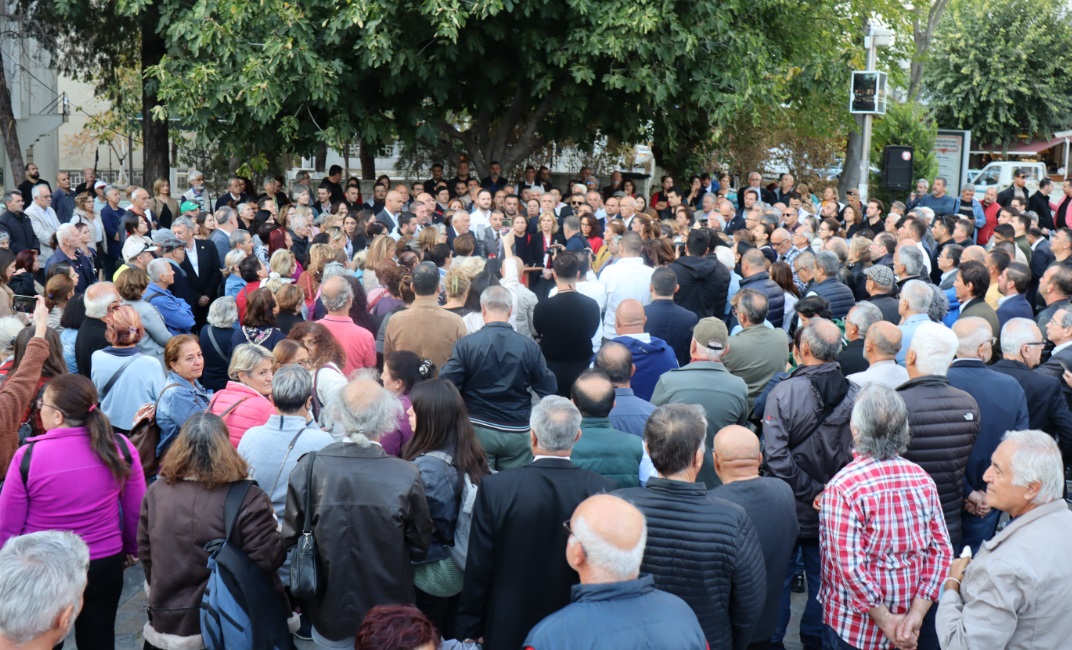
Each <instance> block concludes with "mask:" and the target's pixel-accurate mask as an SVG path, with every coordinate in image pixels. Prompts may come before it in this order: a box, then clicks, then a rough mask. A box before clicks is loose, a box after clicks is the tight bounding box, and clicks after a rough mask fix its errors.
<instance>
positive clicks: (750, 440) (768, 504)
mask: <svg viewBox="0 0 1072 650" xmlns="http://www.w3.org/2000/svg"><path fill="white" fill-rule="evenodd" d="M712 453H713V458H714V461H715V473H716V474H718V478H719V480H720V481H722V485H721V486H719V487H717V488H715V489H714V490H713V491H712V492H711V496H714V497H718V498H719V499H725V500H727V501H732V502H733V503H736V504H737V505H739V506H741V507H742V508H744V510H745V512H747V513H748V517H749V519H750V520H751V521H752V526H753V527H754V528H755V529H756V535H757V536H758V537H759V545H760V548H761V549H762V550H763V563H764V566H765V568H766V573H767V598H766V600H765V601H764V604H763V609H762V614H761V615H760V617H759V621H758V622H757V624H756V627H755V630H754V631H753V632H752V636H751V639H750V645H749V647H764V648H765V647H767V646H768V645H769V643H770V638H771V635H772V634H774V629H775V627H776V626H777V624H778V613H779V610H780V609H781V599H782V585H783V583H784V581H785V577H784V574H785V567H786V565H787V564H788V563H789V556H790V554H791V553H792V552H793V547H794V546H796V539H797V534H798V533H799V532H800V527H799V525H798V524H797V517H796V505H795V500H794V498H793V490H792V489H790V487H789V485H787V484H786V482H785V481H782V480H780V479H777V478H774V477H771V476H760V475H759V468H760V465H761V464H762V463H763V451H762V449H761V448H760V444H759V438H757V437H756V434H755V433H753V432H752V431H749V430H748V429H746V428H744V427H741V426H737V425H736V424H731V425H730V426H728V427H724V428H723V429H722V430H721V431H719V432H718V433H717V434H715V444H714V450H713V452H712Z"/></svg>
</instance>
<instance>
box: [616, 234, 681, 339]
mask: <svg viewBox="0 0 1072 650" xmlns="http://www.w3.org/2000/svg"><path fill="white" fill-rule="evenodd" d="M642 243H643V242H642V240H641V239H640V235H638V234H637V233H635V232H627V233H625V235H623V236H622V239H621V241H620V242H619V247H620V249H621V255H622V257H621V259H619V260H618V261H617V262H615V263H614V264H612V265H610V266H607V267H604V269H603V272H602V273H601V274H600V277H599V281H600V282H601V283H602V284H603V286H604V287H605V288H606V290H607V311H606V315H605V316H604V318H603V336H605V337H606V338H608V339H613V338H615V337H616V336H618V331H617V330H616V329H615V324H614V322H615V317H616V313H617V310H618V305H620V304H621V303H622V302H624V301H626V300H635V301H638V302H639V303H640V306H641V309H642V310H643V307H644V305H646V304H648V303H649V302H651V292H650V290H649V287H650V286H651V274H652V273H653V272H654V269H652V268H651V267H650V266H647V265H646V264H644V260H643V259H641V257H640V248H641V244H642ZM680 279H681V276H680V275H679V276H678V281H679V282H680ZM678 293H679V294H680V292H678ZM678 304H680V302H679V303H678Z"/></svg>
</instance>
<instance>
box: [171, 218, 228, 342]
mask: <svg viewBox="0 0 1072 650" xmlns="http://www.w3.org/2000/svg"><path fill="white" fill-rule="evenodd" d="M171 232H172V233H173V234H174V235H175V237H176V238H177V239H179V240H181V241H182V242H183V244H185V246H186V259H185V260H183V261H182V270H183V271H185V272H186V278H187V279H188V280H189V281H190V287H191V288H192V289H193V293H194V294H195V298H194V304H193V305H191V307H193V311H194V317H195V318H196V319H197V322H198V324H199V325H203V324H204V322H205V317H206V316H207V315H208V305H209V303H210V302H212V301H213V300H214V299H215V298H216V296H218V295H220V285H222V284H223V273H222V269H223V263H222V262H221V261H220V258H219V254H218V253H217V252H216V246H215V244H213V243H212V242H208V241H205V240H203V239H195V238H194V233H195V232H196V229H195V228H194V223H193V221H191V220H190V218H189V217H177V218H176V219H174V220H173V221H172V222H171Z"/></svg>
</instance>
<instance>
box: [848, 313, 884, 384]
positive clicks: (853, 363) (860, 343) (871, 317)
mask: <svg viewBox="0 0 1072 650" xmlns="http://www.w3.org/2000/svg"><path fill="white" fill-rule="evenodd" d="M881 320H882V311H881V310H880V309H879V308H878V307H876V306H875V305H873V304H871V303H870V302H867V301H864V302H861V303H859V304H858V305H856V306H855V307H853V308H852V309H850V310H849V315H848V316H846V317H845V340H846V341H848V343H846V344H845V347H844V348H842V350H841V354H839V355H838V363H839V364H840V365H841V372H843V373H844V374H845V375H851V374H853V373H857V372H863V371H864V370H866V369H867V359H865V358H864V339H865V338H866V337H867V332H868V330H869V329H871V326H872V325H874V324H875V323H878V322H880V321H881Z"/></svg>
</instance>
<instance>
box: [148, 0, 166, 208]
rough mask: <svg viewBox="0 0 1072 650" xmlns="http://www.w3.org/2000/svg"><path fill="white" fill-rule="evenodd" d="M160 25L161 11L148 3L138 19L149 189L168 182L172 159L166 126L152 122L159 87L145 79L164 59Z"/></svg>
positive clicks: (161, 121)
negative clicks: (158, 27) (148, 71)
mask: <svg viewBox="0 0 1072 650" xmlns="http://www.w3.org/2000/svg"><path fill="white" fill-rule="evenodd" d="M159 23H160V8H159V6H158V4H157V3H148V4H147V5H146V7H145V10H144V13H143V14H142V18H141V71H142V75H143V77H142V82H141V84H142V94H141V97H142V99H141V114H142V121H141V125H142V126H141V128H142V156H143V158H142V176H143V183H142V184H143V185H145V186H146V187H152V182H153V181H154V180H156V179H158V178H163V179H169V178H171V158H170V156H169V155H168V154H169V149H170V147H169V146H168V122H167V120H166V119H165V120H156V119H153V109H154V108H155V107H157V106H160V105H161V103H160V99H159V98H158V97H157V96H156V90H157V87H158V86H159V83H158V82H157V81H156V80H155V79H149V78H148V77H146V76H144V74H145V71H146V70H148V69H149V68H150V67H151V66H154V65H157V64H158V63H160V60H161V59H162V58H163V56H164V50H165V48H164V39H163V38H162V37H161V36H160V34H159V33H157V31H156V29H157V25H158V24H159Z"/></svg>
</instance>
